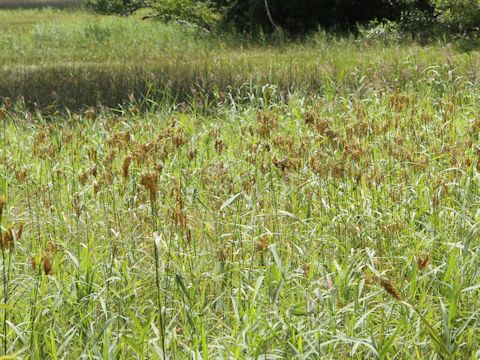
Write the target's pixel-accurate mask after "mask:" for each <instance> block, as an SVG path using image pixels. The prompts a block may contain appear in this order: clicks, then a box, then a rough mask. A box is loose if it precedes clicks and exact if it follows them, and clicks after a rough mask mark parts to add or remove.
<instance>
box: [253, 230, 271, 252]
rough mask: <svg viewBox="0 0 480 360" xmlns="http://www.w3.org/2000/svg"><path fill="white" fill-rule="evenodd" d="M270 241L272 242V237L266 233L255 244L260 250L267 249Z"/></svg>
mask: <svg viewBox="0 0 480 360" xmlns="http://www.w3.org/2000/svg"><path fill="white" fill-rule="evenodd" d="M269 243H270V237H269V236H268V235H267V234H264V235H263V236H262V237H261V238H260V240H259V241H258V242H257V244H256V245H255V248H256V249H257V250H258V251H266V250H267V249H268V245H269Z"/></svg>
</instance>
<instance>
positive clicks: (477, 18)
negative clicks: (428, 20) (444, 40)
mask: <svg viewBox="0 0 480 360" xmlns="http://www.w3.org/2000/svg"><path fill="white" fill-rule="evenodd" d="M432 3H433V4H434V6H435V10H436V11H437V13H438V15H439V20H440V21H441V22H443V23H444V24H446V25H448V26H450V27H452V28H454V29H456V30H462V31H471V30H474V29H476V28H478V27H480V0H432Z"/></svg>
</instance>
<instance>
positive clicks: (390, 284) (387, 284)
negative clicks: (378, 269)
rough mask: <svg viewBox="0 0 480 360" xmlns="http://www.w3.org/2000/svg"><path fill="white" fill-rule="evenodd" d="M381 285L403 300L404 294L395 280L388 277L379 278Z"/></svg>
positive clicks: (393, 295) (397, 298) (396, 297)
mask: <svg viewBox="0 0 480 360" xmlns="http://www.w3.org/2000/svg"><path fill="white" fill-rule="evenodd" d="M379 282H380V286H381V287H383V289H384V290H385V291H386V292H388V293H389V294H390V295H391V296H392V297H393V298H395V299H396V300H402V295H401V294H400V291H398V289H397V288H396V287H395V284H394V283H393V281H391V280H390V279H387V278H381V279H380V280H379Z"/></svg>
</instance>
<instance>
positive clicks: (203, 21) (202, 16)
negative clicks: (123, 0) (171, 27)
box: [151, 0, 220, 29]
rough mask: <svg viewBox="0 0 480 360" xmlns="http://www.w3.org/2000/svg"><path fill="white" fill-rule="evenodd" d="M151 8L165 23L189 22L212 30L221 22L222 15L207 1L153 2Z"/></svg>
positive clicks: (167, 0) (168, 0) (175, 0)
mask: <svg viewBox="0 0 480 360" xmlns="http://www.w3.org/2000/svg"><path fill="white" fill-rule="evenodd" d="M151 7H152V8H153V9H154V10H155V13H156V14H157V15H156V16H155V17H157V18H159V19H160V20H163V21H165V22H169V21H180V22H188V23H191V24H195V25H198V26H201V27H202V28H205V29H210V28H211V27H212V26H213V25H214V24H215V23H216V22H218V21H219V20H220V14H219V12H218V11H216V9H214V7H213V5H212V4H211V3H209V2H206V1H195V0H153V2H152V4H151Z"/></svg>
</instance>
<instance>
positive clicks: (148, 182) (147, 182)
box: [140, 172, 158, 201]
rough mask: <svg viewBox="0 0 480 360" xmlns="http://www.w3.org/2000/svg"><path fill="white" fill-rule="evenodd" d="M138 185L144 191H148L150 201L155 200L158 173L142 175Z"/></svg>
mask: <svg viewBox="0 0 480 360" xmlns="http://www.w3.org/2000/svg"><path fill="white" fill-rule="evenodd" d="M140 185H142V186H143V187H144V188H145V189H147V190H148V191H149V193H150V199H151V200H152V201H155V200H157V192H158V173H157V172H151V173H144V174H142V175H141V178H140Z"/></svg>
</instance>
